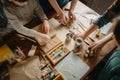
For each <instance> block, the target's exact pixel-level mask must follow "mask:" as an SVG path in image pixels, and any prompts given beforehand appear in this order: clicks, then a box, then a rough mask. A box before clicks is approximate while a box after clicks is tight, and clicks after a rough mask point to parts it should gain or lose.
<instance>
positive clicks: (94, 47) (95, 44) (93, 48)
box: [89, 42, 99, 50]
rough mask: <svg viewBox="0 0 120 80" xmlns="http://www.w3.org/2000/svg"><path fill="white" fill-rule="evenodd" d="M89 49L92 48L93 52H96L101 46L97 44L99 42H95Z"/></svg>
mask: <svg viewBox="0 0 120 80" xmlns="http://www.w3.org/2000/svg"><path fill="white" fill-rule="evenodd" d="M89 47H90V48H91V49H92V50H96V49H97V48H98V47H99V45H98V44H97V42H93V43H91V44H90V45H89Z"/></svg>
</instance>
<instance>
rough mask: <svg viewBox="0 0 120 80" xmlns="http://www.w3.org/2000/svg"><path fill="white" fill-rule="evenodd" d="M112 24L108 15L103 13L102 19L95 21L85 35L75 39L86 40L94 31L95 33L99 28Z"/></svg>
mask: <svg viewBox="0 0 120 80" xmlns="http://www.w3.org/2000/svg"><path fill="white" fill-rule="evenodd" d="M109 22H110V19H109V18H108V16H107V14H106V13H103V14H102V15H101V16H100V17H98V18H97V19H96V20H95V21H93V24H92V25H91V26H90V27H89V28H88V29H87V30H86V31H85V32H83V33H80V34H77V35H75V37H78V36H79V37H82V38H83V39H86V38H87V37H88V35H90V34H91V33H92V32H93V31H95V30H96V29H97V28H101V27H103V26H104V25H106V24H107V23H109Z"/></svg>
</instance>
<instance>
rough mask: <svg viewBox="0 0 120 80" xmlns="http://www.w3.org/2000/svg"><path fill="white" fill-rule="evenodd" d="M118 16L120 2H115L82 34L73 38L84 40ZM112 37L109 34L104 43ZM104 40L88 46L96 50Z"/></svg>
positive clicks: (118, 0)
mask: <svg viewBox="0 0 120 80" xmlns="http://www.w3.org/2000/svg"><path fill="white" fill-rule="evenodd" d="M119 14H120V0H116V1H115V2H114V3H113V4H112V5H111V6H110V7H109V8H108V9H107V10H106V12H104V13H103V14H102V15H101V16H100V17H99V18H98V19H97V20H95V21H94V22H93V24H92V25H91V26H90V27H89V28H88V29H87V30H86V31H85V32H83V33H80V34H76V35H75V36H74V38H77V37H82V38H83V39H86V38H87V37H88V35H89V34H91V33H92V32H93V31H94V30H96V29H97V28H101V27H103V26H104V25H106V24H107V23H109V22H110V21H112V19H113V18H115V17H116V16H118V15H119ZM111 37H112V33H111V34H109V36H107V37H106V38H105V39H106V41H107V40H109V39H110V38H111ZM103 42H104V39H102V40H100V41H97V42H94V43H92V44H91V45H90V46H91V47H92V49H96V48H98V47H99V46H100V45H101V44H103Z"/></svg>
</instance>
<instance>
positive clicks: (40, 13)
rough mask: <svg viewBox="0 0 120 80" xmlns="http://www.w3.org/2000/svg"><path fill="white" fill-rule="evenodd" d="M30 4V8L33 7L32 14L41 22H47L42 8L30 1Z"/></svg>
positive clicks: (33, 0)
mask: <svg viewBox="0 0 120 80" xmlns="http://www.w3.org/2000/svg"><path fill="white" fill-rule="evenodd" d="M31 2H32V5H31V6H33V7H34V13H35V14H36V15H37V16H38V17H39V18H40V19H41V21H42V22H44V20H48V18H47V16H46V14H45V13H44V11H43V9H42V7H41V6H40V5H39V4H38V3H37V2H36V1H35V0H32V1H31Z"/></svg>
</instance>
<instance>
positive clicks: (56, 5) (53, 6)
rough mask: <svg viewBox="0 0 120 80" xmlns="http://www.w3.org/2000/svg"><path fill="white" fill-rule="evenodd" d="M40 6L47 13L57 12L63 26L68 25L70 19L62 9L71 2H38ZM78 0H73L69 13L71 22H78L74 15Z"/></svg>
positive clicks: (46, 0)
mask: <svg viewBox="0 0 120 80" xmlns="http://www.w3.org/2000/svg"><path fill="white" fill-rule="evenodd" d="M38 1H39V3H40V5H41V6H42V8H43V10H44V12H45V13H48V12H51V11H54V10H55V11H56V12H57V14H58V15H59V19H60V22H61V24H63V25H66V24H67V22H68V18H67V17H66V16H65V14H64V12H63V10H62V9H61V7H63V6H65V5H66V4H67V3H68V2H69V0H44V1H43V0H38ZM77 1H78V0H71V6H70V10H69V12H68V17H69V20H70V21H71V22H73V21H75V20H76V16H75V14H74V8H75V6H76V3H77Z"/></svg>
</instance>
